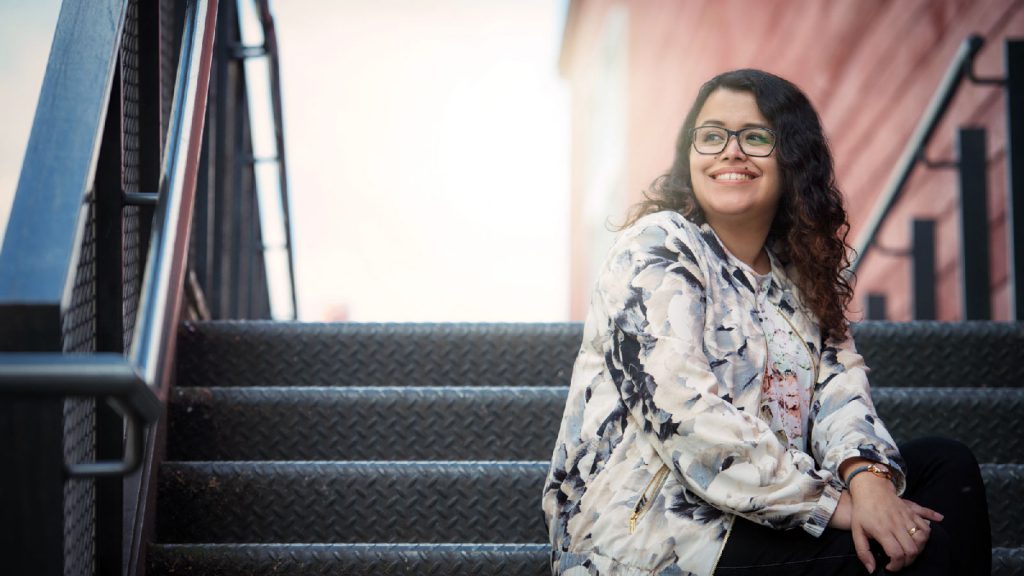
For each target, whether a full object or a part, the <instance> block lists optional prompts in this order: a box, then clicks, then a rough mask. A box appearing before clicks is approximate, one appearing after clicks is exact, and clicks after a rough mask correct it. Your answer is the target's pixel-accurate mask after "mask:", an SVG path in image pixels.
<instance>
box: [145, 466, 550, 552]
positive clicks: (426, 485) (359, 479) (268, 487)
mask: <svg viewBox="0 0 1024 576" xmlns="http://www.w3.org/2000/svg"><path fill="white" fill-rule="evenodd" d="M547 466H548V465H547V463H546V462H165V464H164V466H162V467H161V470H160V476H159V490H160V497H161V498H162V504H161V514H159V515H158V516H157V535H158V541H160V542H204V541H206V542H309V541H313V542H316V541H321V542H459V541H463V542H543V541H544V540H545V538H546V536H545V528H544V523H543V520H542V515H541V512H540V493H541V486H542V484H543V480H544V475H545V474H546V471H547Z"/></svg>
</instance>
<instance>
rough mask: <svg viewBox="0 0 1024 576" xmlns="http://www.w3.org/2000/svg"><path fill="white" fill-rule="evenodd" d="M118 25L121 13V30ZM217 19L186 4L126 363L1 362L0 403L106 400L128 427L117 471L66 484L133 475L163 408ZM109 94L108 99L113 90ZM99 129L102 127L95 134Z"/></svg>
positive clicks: (39, 356) (97, 470)
mask: <svg viewBox="0 0 1024 576" xmlns="http://www.w3.org/2000/svg"><path fill="white" fill-rule="evenodd" d="M123 17H124V15H123V12H122V15H121V18H122V20H123ZM216 17H217V0H190V1H189V2H188V4H187V7H186V11H185V23H184V29H183V32H182V45H181V55H180V60H179V63H178V76H177V80H176V82H175V91H174V100H173V103H172V109H171V121H170V126H169V127H168V131H167V140H166V147H165V149H166V154H165V157H164V164H163V170H162V173H161V184H160V188H161V194H160V198H159V201H158V202H157V207H156V212H155V214H154V217H153V232H152V237H151V242H150V249H149V255H148V258H147V260H146V270H145V274H144V276H143V281H142V294H141V297H140V301H139V312H138V317H137V319H136V329H135V331H134V333H133V338H132V344H131V348H130V351H129V354H128V355H127V357H124V356H121V355H119V354H114V353H100V354H81V355H66V354H61V353H55V352H31V353H17V354H12V353H0V393H3V394H6V395H19V396H68V395H82V396H95V397H98V398H99V397H105V398H107V399H108V401H109V402H110V403H111V404H112V405H113V406H114V408H115V409H116V410H117V411H118V412H119V413H120V414H121V415H122V416H123V417H124V418H125V419H126V421H127V424H128V432H129V434H128V442H127V443H126V446H125V456H124V458H123V459H122V460H121V461H113V462H92V463H84V464H82V463H79V464H68V463H65V467H66V471H67V474H68V475H69V476H111V475H123V474H126V473H129V472H131V471H133V470H135V468H137V467H138V465H139V463H140V462H141V451H142V449H143V443H142V428H141V425H145V424H151V423H153V422H155V421H156V420H157V418H159V416H160V413H161V412H162V405H163V403H165V402H166V400H167V394H168V384H169V378H168V376H169V372H170V362H169V360H170V359H171V358H172V357H173V352H174V344H175V338H174V331H175V329H176V326H177V322H178V318H179V316H180V303H181V291H182V285H183V282H184V278H185V270H186V259H187V257H188V238H189V229H190V224H191V217H192V207H193V200H194V198H195V188H196V173H197V169H198V166H199V153H200V149H201V146H202V133H203V128H204V119H205V115H206V97H207V91H208V85H209V76H210V64H211V59H212V56H213V40H214V33H215V31H216V26H215V23H216ZM111 44H115V45H116V42H111ZM48 72H49V71H48ZM47 76H49V73H48V74H47ZM107 87H108V88H107V89H108V90H109V87H110V81H108V82H107ZM70 88H71V89H73V87H70ZM64 89H69V87H64ZM45 93H46V90H45V88H44V94H45ZM102 125H103V122H102V119H101V121H100V122H99V123H98V126H99V128H98V130H99V131H100V132H101V131H102ZM35 137H36V135H35V132H33V138H35ZM94 148H98V146H97V147H94ZM93 153H95V150H94V151H93ZM92 162H93V164H94V163H95V159H93V160H92ZM24 177H25V176H24V175H23V178H24ZM80 220H81V219H80ZM77 225H78V227H79V229H81V227H83V226H84V223H83V222H81V221H79V222H78V224H77ZM71 260H72V261H74V260H76V259H74V258H72V259H71Z"/></svg>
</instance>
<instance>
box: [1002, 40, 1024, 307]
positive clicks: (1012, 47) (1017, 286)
mask: <svg viewBox="0 0 1024 576" xmlns="http://www.w3.org/2000/svg"><path fill="white" fill-rule="evenodd" d="M1005 49H1006V157H1007V162H1006V167H1007V175H1006V184H1007V185H1006V192H1007V199H1006V202H1007V210H1006V214H1007V218H1009V221H1008V222H1007V226H1006V228H1007V230H1008V231H1009V234H1010V242H1009V252H1010V274H1009V279H1010V318H1012V319H1014V320H1024V40H1007V41H1006V45H1005Z"/></svg>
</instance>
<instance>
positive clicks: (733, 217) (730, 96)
mask: <svg viewBox="0 0 1024 576" xmlns="http://www.w3.org/2000/svg"><path fill="white" fill-rule="evenodd" d="M701 126H719V127H723V128H727V129H729V130H740V129H743V128H747V127H752V126H758V127H763V128H773V127H772V126H770V125H769V124H768V120H766V119H765V117H764V116H763V115H762V114H761V110H760V109H759V108H758V107H757V100H756V99H755V98H754V95H753V94H752V93H750V92H738V91H735V90H729V89H726V88H719V89H717V90H715V91H714V92H712V93H711V95H710V96H708V99H707V100H706V101H705V102H704V107H703V108H701V111H700V114H698V115H697V122H696V124H695V127H697V128H699V127H701ZM777 154H778V151H777V150H773V151H772V153H771V155H769V156H765V157H756V156H748V155H746V154H745V153H744V152H743V150H742V149H741V148H740V145H739V142H737V139H736V137H735V136H730V137H729V141H728V142H727V144H726V146H725V150H723V151H722V152H720V153H719V154H713V155H709V154H701V153H699V152H697V151H696V150H695V149H694V147H693V146H690V179H691V181H692V183H693V192H694V194H695V195H696V197H697V203H698V204H700V207H701V209H702V210H703V212H704V217H705V218H706V219H707V221H708V223H709V224H711V226H712V227H716V225H727V226H736V225H743V226H752V225H753V226H759V227H760V226H771V222H772V219H773V218H775V210H776V208H777V207H778V205H779V196H780V186H779V165H778V161H777V160H776V155H777Z"/></svg>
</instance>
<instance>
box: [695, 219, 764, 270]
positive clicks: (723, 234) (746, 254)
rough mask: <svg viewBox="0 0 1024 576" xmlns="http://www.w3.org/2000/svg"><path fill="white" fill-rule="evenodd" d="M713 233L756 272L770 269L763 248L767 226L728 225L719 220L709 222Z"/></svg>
mask: <svg viewBox="0 0 1024 576" xmlns="http://www.w3.org/2000/svg"><path fill="white" fill-rule="evenodd" d="M709 224H710V225H711V228H713V229H714V231H715V234H717V235H718V238H719V239H720V240H721V241H722V244H725V248H726V249H727V250H728V251H729V252H730V253H732V255H733V256H735V257H736V258H738V259H739V260H740V261H741V262H743V263H744V264H746V265H747V266H750V267H751V268H752V269H753V270H754V272H757V273H758V274H767V273H769V272H771V271H772V263H771V260H769V258H768V254H767V252H765V250H764V243H765V240H766V239H767V238H768V227H762V226H728V225H722V224H721V223H719V222H709Z"/></svg>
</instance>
